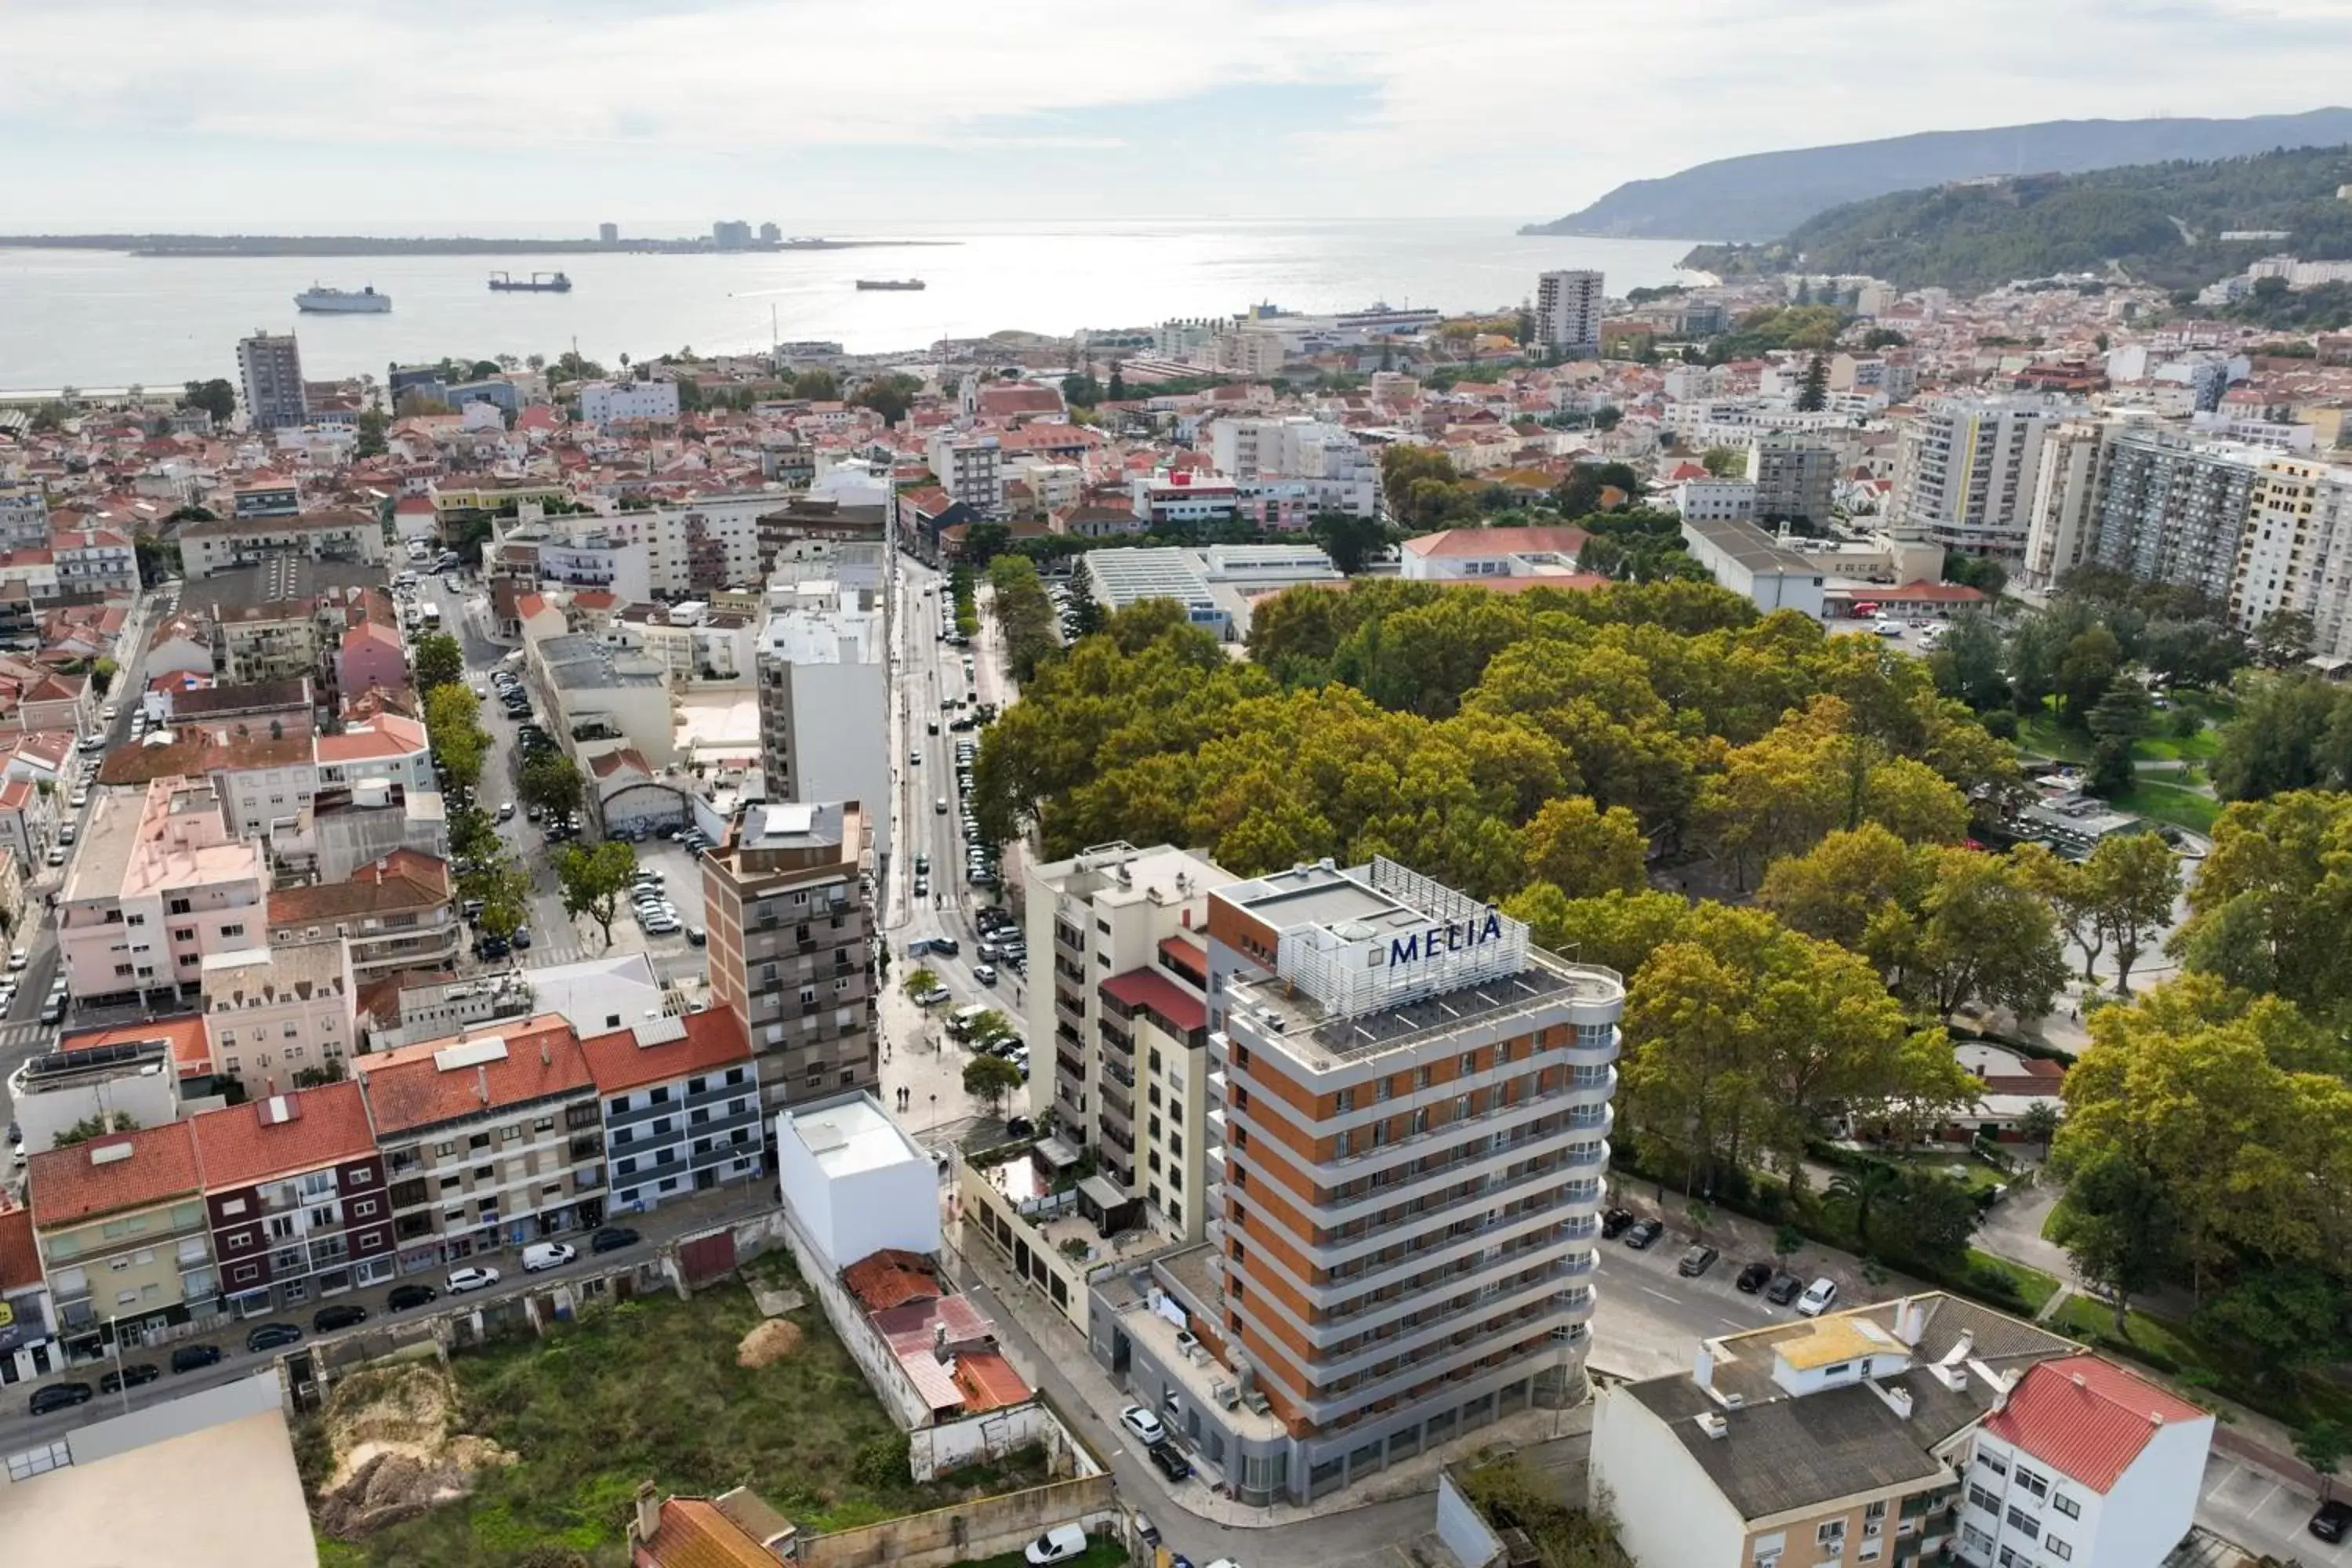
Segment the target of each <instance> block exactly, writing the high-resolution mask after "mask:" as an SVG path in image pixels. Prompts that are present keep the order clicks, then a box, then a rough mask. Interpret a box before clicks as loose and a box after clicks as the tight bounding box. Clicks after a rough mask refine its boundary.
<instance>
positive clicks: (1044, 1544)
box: [1021, 1524, 1087, 1563]
mask: <svg viewBox="0 0 2352 1568" xmlns="http://www.w3.org/2000/svg"><path fill="white" fill-rule="evenodd" d="M1086 1554H1087V1531H1086V1527H1085V1526H1083V1525H1077V1524H1057V1525H1055V1526H1054V1528H1053V1529H1051V1530H1049V1531H1046V1532H1045V1534H1043V1535H1041V1536H1039V1537H1038V1538H1037V1539H1036V1540H1034V1541H1033V1542H1030V1543H1029V1544H1028V1545H1027V1546H1025V1547H1024V1548H1022V1552H1021V1556H1022V1559H1023V1561H1024V1562H1029V1563H1067V1562H1069V1561H1070V1560H1071V1559H1072V1558H1074V1557H1084V1556H1085V1555H1086Z"/></svg>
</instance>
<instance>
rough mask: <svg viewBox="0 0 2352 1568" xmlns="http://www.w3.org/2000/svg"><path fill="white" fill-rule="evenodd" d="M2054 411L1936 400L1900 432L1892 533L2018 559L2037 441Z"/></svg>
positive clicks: (2027, 522) (2038, 453)
mask: <svg viewBox="0 0 2352 1568" xmlns="http://www.w3.org/2000/svg"><path fill="white" fill-rule="evenodd" d="M2056 417H2057V415H2056V413H2055V412H2054V411H2053V409H2051V408H2050V407H2048V406H2046V405H2042V404H2039V403H2029V402H2025V401H2021V400H2002V399H1998V398H1994V399H1969V398H1943V399H1938V400H1937V402H1935V403H1933V404H1931V405H1928V407H1927V409H1926V410H1924V411H1923V412H1922V413H1920V414H1919V415H1917V416H1915V417H1914V418H1912V419H1911V420H1910V421H1909V422H1907V423H1906V424H1905V425H1904V426H1903V427H1902V430H1901V432H1900V435H1899V437H1898V438H1897V441H1896V446H1895V490H1894V494H1893V495H1892V496H1891V497H1890V498H1889V500H1888V505H1887V518H1888V521H1889V523H1890V526H1891V527H1892V529H1893V530H1894V531H1896V532H1898V533H1900V532H1908V533H1913V534H1917V535H1920V536H1922V537H1925V538H1927V539H1930V540H1933V541H1934V542H1936V543H1937V544H1940V545H1942V546H1944V548H1946V549H1947V550H1965V551H1967V552H1969V554H1971V555H1987V556H1991V557H1994V558H1995V559H2000V560H2010V561H2014V560H2019V559H2021V557H2022V556H2023V555H2024V553H2025V540H2026V534H2027V531H2028V530H2029V528H2030V526H2031V523H2032V510H2033V489H2034V485H2035V482H2036V480H2037V479H2039V478H2040V476H2041V464H2042V440H2043V437H2045V436H2046V435H2047V434H2048V432H2049V429H2050V426H2052V425H2053V423H2054V422H2055V420H2056Z"/></svg>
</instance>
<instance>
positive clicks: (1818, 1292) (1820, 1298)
mask: <svg viewBox="0 0 2352 1568" xmlns="http://www.w3.org/2000/svg"><path fill="white" fill-rule="evenodd" d="M1835 1305H1837V1281H1836V1280H1834V1279H1816V1280H1814V1281H1813V1282H1812V1283H1811V1284H1810V1285H1808V1286H1806V1287H1805V1293H1804V1294H1803V1295H1801V1296H1800V1297H1798V1298H1797V1315H1798V1316H1799V1317H1801V1318H1818V1317H1820V1316H1821V1315H1822V1313H1823V1312H1826V1311H1828V1310H1830V1309H1831V1308H1832V1307H1833V1306H1835Z"/></svg>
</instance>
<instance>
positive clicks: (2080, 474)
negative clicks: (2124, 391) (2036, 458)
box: [2018, 419, 2110, 588]
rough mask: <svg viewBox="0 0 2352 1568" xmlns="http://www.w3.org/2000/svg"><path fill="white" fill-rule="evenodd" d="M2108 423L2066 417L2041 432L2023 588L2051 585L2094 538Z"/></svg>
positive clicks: (2085, 554)
mask: <svg viewBox="0 0 2352 1568" xmlns="http://www.w3.org/2000/svg"><path fill="white" fill-rule="evenodd" d="M2109 428H2110V426H2108V424H2107V423H2105V421H2101V420H2095V419H2064V420H2061V421H2059V423H2057V424H2056V425H2054V426H2051V428H2050V431H2049V433H2048V434H2047V435H2046V436H2044V437H2042V459H2041V462H2040V464H2039V465H2038V466H2037V467H2036V468H2035V470H2034V478H2033V511H2032V517H2031V518H2030V519H2029V520H2028V521H2027V523H2026V529H2025V559H2024V560H2023V561H2022V562H2021V563H2020V570H2019V573H2018V578H2019V581H2020V582H2021V583H2022V584H2024V585H2025V586H2026V587H2029V588H2048V587H2051V586H2053V585H2054V584H2056V583H2057V581H2058V579H2060V578H2061V577H2063V576H2064V575H2065V574H2067V573H2069V572H2071V571H2073V570H2074V568H2075V567H2077V566H2080V565H2081V564H2082V563H2084V561H2086V560H2088V559H2089V558H2090V554H2091V551H2092V547H2093V546H2094V545H2095V544H2096V543H2097V542H2098V537H2099V526H2098V500H2099V458H2100V454H2101V452H2102V451H2103V450H2104V449H2105V444H2106V437H2107V432H2108V430H2109Z"/></svg>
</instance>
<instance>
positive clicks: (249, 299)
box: [0, 217, 1691, 393]
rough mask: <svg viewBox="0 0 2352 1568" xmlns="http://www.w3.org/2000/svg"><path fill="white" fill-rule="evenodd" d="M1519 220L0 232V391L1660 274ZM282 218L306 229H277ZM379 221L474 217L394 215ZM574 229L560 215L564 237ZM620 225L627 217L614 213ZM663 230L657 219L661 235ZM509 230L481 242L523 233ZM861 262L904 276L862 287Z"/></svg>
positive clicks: (1672, 243) (1436, 294) (1032, 325)
mask: <svg viewBox="0 0 2352 1568" xmlns="http://www.w3.org/2000/svg"><path fill="white" fill-rule="evenodd" d="M1519 221H1520V220H1518V219H1516V218H1510V217H1496V218H1483V219H1482V218H1461V217H1446V218H1431V219H1426V220H1408V219H1382V220H1378V221H1355V220H1330V221H1322V220H1301V219H1266V220H1258V221H1232V220H1194V219H1182V220H1177V219H1169V220H1161V221H1132V222H1094V221H1087V222H1076V221H1072V222H1060V223H1053V222H998V223H989V224H972V225H962V226H950V225H935V226H912V227H906V228H894V229H891V230H888V231H887V232H866V233H856V232H848V231H827V230H823V229H814V228H813V229H808V230H805V231H803V232H808V233H815V234H824V235H825V237H828V238H835V239H861V240H863V239H872V240H899V241H906V240H916V241H922V242H925V243H921V244H907V245H887V246H875V247H859V248H855V249H841V250H798V251H778V252H768V253H762V252H731V253H730V252H710V253H704V254H685V255H657V254H635V253H626V252H622V253H600V254H593V255H583V256H545V255H537V256H534V255H530V254H518V255H515V256H511V257H500V256H480V255H475V256H408V257H352V258H324V257H322V258H310V257H293V258H279V257H229V258H155V257H139V256H130V255H124V254H121V253H116V252H108V251H93V250H47V249H38V250H33V249H14V250H9V249H0V392H16V393H23V392H26V391H32V390H43V389H54V388H58V387H60V386H66V385H71V386H76V387H79V388H83V389H86V390H96V389H101V388H105V389H113V388H121V387H125V386H131V385H145V386H156V385H174V384H179V383H182V382H185V381H189V380H194V379H203V378H209V377H213V376H225V377H226V378H228V379H230V380H232V381H234V380H235V379H236V341H237V340H238V339H239V338H242V337H245V336H247V335H249V334H251V333H252V332H253V331H256V330H257V329H266V330H268V331H278V332H282V331H289V330H292V331H295V332H296V333H297V334H298V335H299V338H300V340H301V352H302V368H303V373H304V374H306V375H307V376H309V377H310V378H311V379H313V380H324V379H328V378H331V377H341V376H350V375H358V374H373V375H376V376H378V377H381V376H382V375H383V373H384V369H385V367H386V366H387V365H389V364H393V363H414V362H417V361H431V360H437V359H439V358H441V357H442V356H443V355H445V354H446V355H453V356H455V357H457V358H459V359H473V360H481V359H492V358H495V357H497V356H498V355H499V354H502V353H505V354H514V355H516V356H518V357H526V358H527V357H528V356H530V355H531V354H535V353H536V354H544V355H546V356H548V357H549V358H553V357H554V356H555V355H557V354H559V353H562V352H563V351H565V350H566V349H570V348H573V347H575V346H576V347H577V348H578V350H579V351H580V352H581V353H583V354H585V355H587V356H588V357H589V358H590V359H593V360H596V361H599V362H601V363H604V364H605V365H607V366H611V365H614V364H615V363H617V360H618V358H619V356H620V355H621V354H623V353H626V354H628V355H630V356H631V358H632V359H633V360H638V359H649V358H653V357H656V356H658V355H660V354H663V353H674V352H676V351H678V350H683V349H691V350H693V351H695V352H697V353H706V354H707V353H740V352H746V351H752V350H764V349H765V348H766V347H767V346H768V345H769V344H771V343H772V342H777V341H780V340H782V341H795V340H806V339H817V340H829V341H832V342H839V343H841V344H842V345H843V346H844V347H845V349H846V350H847V351H848V352H850V353H898V352H901V351H921V350H923V349H925V348H927V347H928V346H929V344H932V343H934V342H937V341H939V340H940V339H941V338H943V337H953V338H964V337H980V336H985V335H986V334H988V333H990V332H994V331H1006V330H1021V331H1033V332H1040V333H1046V334H1051V335H1055V336H1062V335H1066V334H1068V333H1070V332H1072V331H1077V330H1079V329H1082V328H1086V329H1094V330H1097V331H1108V330H1111V329H1116V328H1121V327H1148V326H1153V325H1157V324H1159V323H1160V322H1163V321H1171V320H1178V319H1185V318H1195V317H1228V316H1231V315H1234V313H1236V312H1239V311H1242V310H1247V309H1248V308H1250V307H1251V306H1253V305H1258V304H1273V305H1277V306H1280V307H1281V308H1283V309H1285V310H1297V311H1309V312H1311V311H1322V310H1352V309H1357V308H1360V307H1362V306H1366V305H1370V304H1373V303H1375V302H1384V303H1386V304H1389V305H1392V306H1400V307H1402V306H1435V307H1437V308H1439V309H1441V310H1448V311H1483V310H1502V309H1506V308H1511V307H1516V306H1517V305H1518V304H1520V303H1521V302H1522V301H1524V300H1528V298H1530V297H1531V296H1532V294H1533V292H1534V289H1535V279H1536V274H1537V273H1538V272H1540V271H1543V270H1545V269H1547V268H1556V267H1590V268H1600V269H1601V271H1602V272H1603V273H1605V274H1606V275H1607V285H1606V286H1607V288H1608V289H1609V290H1610V291H1611V292H1612V293H1618V294H1622V292H1624V290H1626V289H1631V288H1635V287H1639V286H1643V285H1650V286H1654V285H1657V284H1661V283H1667V282H1671V281H1674V280H1675V279H1676V278H1678V277H1680V276H1682V274H1680V273H1679V272H1678V271H1677V268H1676V266H1675V263H1676V261H1677V260H1678V259H1679V258H1681V257H1682V256H1683V255H1685V253H1686V252H1687V251H1688V250H1689V248H1690V245H1691V242H1689V241H1685V240H1634V239H1597V238H1583V237H1574V236H1535V235H1526V236H1523V235H1518V234H1516V233H1514V232H1513V230H1514V229H1515V228H1516V227H1517V223H1518V222H1519ZM289 232H303V231H301V230H299V229H289ZM382 232H383V233H385V234H395V233H406V234H432V233H444V234H446V233H466V232H470V233H477V234H478V233H481V232H483V231H482V230H480V229H470V230H468V229H463V228H460V227H458V226H445V227H441V228H438V229H436V228H432V227H425V226H405V227H404V228H402V229H399V230H394V229H391V228H386V229H384V230H383V231H382ZM575 232H577V231H575ZM623 232H624V233H625V234H635V233H638V232H646V233H654V232H656V231H653V230H645V231H640V230H638V229H636V228H634V227H625V228H624V231H623ZM663 232H667V233H677V232H682V231H678V230H670V231H663ZM499 237H504V238H513V237H540V235H538V234H536V233H533V234H524V235H515V234H506V235H500V236H499ZM555 268H562V270H563V271H564V272H566V273H568V274H569V275H570V276H571V279H572V291H571V292H570V293H568V294H515V293H493V292H492V291H491V290H490V289H489V287H488V282H489V275H490V273H491V271H492V270H494V269H503V270H506V271H509V272H512V273H515V274H517V275H518V276H520V275H523V274H527V273H530V272H532V271H535V270H536V271H550V270H553V269H555ZM860 278H887V279H903V278H920V279H922V280H923V281H924V284H925V287H924V288H923V289H921V290H919V291H914V290H908V291H905V292H876V291H860V290H859V289H856V286H855V285H856V279H860ZM313 284H325V285H330V286H334V287H340V288H344V289H358V288H361V287H362V286H363V285H372V286H373V287H374V288H375V289H377V290H378V291H379V292H382V293H386V294H389V295H390V296H391V297H392V300H393V308H392V310H391V311H390V312H388V313H386V314H383V315H371V316H359V315H352V316H342V315H305V314H300V313H299V312H297V311H296V310H295V308H294V300H293V297H294V295H295V294H297V293H299V292H300V291H301V290H303V289H308V288H310V287H311V286H312V285H313Z"/></svg>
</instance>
